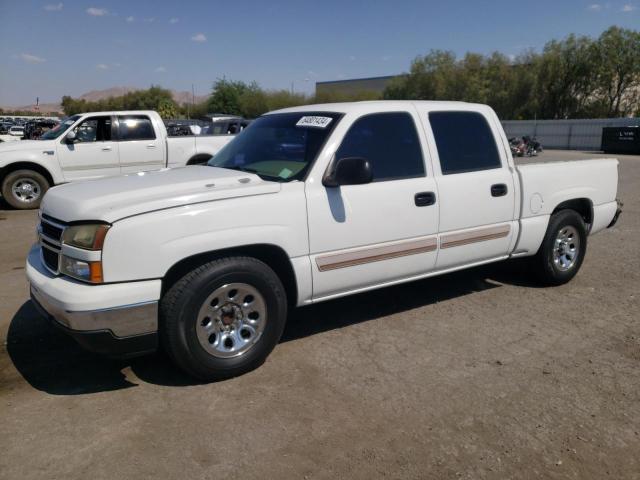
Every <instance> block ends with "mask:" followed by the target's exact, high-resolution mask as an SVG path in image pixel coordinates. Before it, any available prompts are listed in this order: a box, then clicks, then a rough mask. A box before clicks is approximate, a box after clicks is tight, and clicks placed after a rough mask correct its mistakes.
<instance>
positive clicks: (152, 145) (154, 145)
mask: <svg viewBox="0 0 640 480" xmlns="http://www.w3.org/2000/svg"><path fill="white" fill-rule="evenodd" d="M147 148H156V144H155V143H150V144H149V145H147Z"/></svg>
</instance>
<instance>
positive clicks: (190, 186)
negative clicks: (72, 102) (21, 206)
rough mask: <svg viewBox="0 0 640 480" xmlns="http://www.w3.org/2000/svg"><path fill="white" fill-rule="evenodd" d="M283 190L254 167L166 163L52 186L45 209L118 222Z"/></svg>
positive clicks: (70, 217) (62, 216) (61, 216)
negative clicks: (239, 168) (250, 169)
mask: <svg viewBox="0 0 640 480" xmlns="http://www.w3.org/2000/svg"><path fill="white" fill-rule="evenodd" d="M279 191H280V184H279V183H277V182H266V181H264V180H262V179H261V178H260V177H259V176H257V175H254V174H252V173H245V172H239V171H236V170H229V169H224V168H216V167H203V166H190V167H182V168H171V169H169V168H165V169H163V170H158V171H155V172H140V173H133V174H130V175H122V176H118V177H109V178H102V179H98V180H88V181H85V182H75V183H69V184H65V185H60V186H57V187H53V188H51V189H50V190H49V191H48V192H47V194H46V195H45V196H44V198H43V200H42V207H41V209H42V212H43V213H45V214H47V215H49V216H51V217H53V218H56V219H58V220H62V221H65V222H73V221H77V220H102V221H105V222H109V223H112V222H115V221H116V220H120V219H122V218H125V217H131V216H133V215H140V214H142V213H148V212H153V211H156V210H163V209H166V208H174V207H181V206H186V205H192V204H196V203H203V202H211V201H215V200H223V199H227V198H234V197H245V196H248V195H263V194H269V193H276V192H279Z"/></svg>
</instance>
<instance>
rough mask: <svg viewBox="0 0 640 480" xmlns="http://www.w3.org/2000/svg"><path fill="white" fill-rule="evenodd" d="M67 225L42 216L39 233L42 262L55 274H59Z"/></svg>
mask: <svg viewBox="0 0 640 480" xmlns="http://www.w3.org/2000/svg"><path fill="white" fill-rule="evenodd" d="M65 228H66V225H65V223H64V222H61V221H59V220H56V219H55V218H51V217H49V216H48V215H42V217H41V218H40V225H38V233H39V237H40V247H41V250H42V261H43V262H44V264H45V266H46V267H47V268H48V269H49V270H51V271H52V272H53V273H56V274H57V273H58V264H59V262H60V251H61V249H62V234H63V233H64V229H65Z"/></svg>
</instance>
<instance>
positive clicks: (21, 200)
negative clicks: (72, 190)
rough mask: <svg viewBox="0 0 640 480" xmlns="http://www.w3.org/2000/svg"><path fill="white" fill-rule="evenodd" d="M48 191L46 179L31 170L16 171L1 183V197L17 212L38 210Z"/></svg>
mask: <svg viewBox="0 0 640 480" xmlns="http://www.w3.org/2000/svg"><path fill="white" fill-rule="evenodd" d="M48 189H49V182H48V181H47V179H46V178H45V177H44V176H43V175H42V174H40V173H38V172H34V171H33V170H16V171H15V172H11V173H9V174H7V176H6V177H5V178H4V180H3V181H2V197H3V198H4V199H5V200H6V202H7V203H8V204H9V205H11V206H12V207H13V208H17V209H19V210H29V209H32V208H38V207H39V206H40V202H41V201H42V197H43V196H44V194H45V192H46V191H47V190H48Z"/></svg>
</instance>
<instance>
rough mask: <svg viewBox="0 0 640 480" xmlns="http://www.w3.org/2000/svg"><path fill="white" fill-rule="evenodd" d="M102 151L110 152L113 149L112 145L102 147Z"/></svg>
mask: <svg viewBox="0 0 640 480" xmlns="http://www.w3.org/2000/svg"><path fill="white" fill-rule="evenodd" d="M102 151H103V152H110V151H111V147H102Z"/></svg>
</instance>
